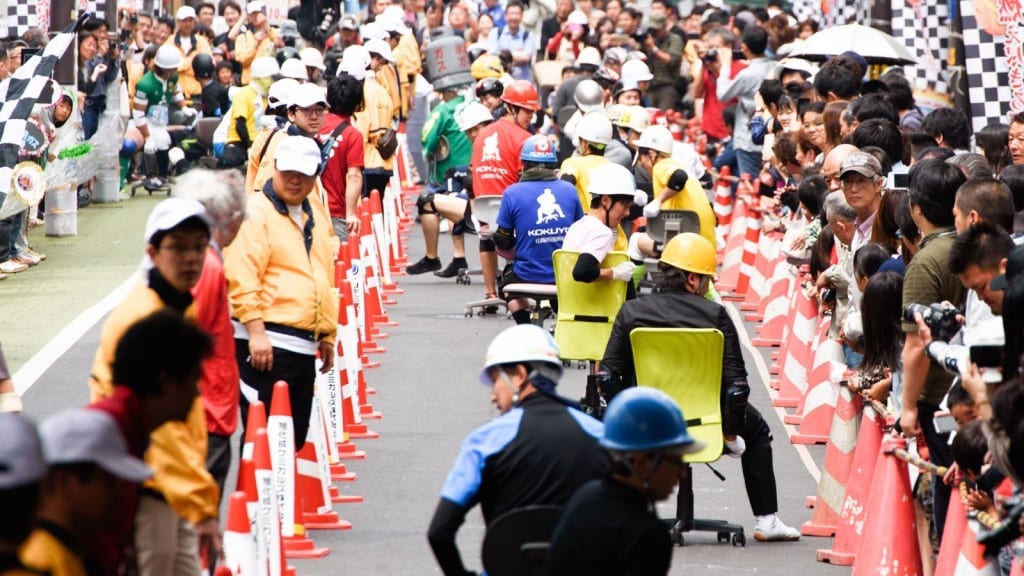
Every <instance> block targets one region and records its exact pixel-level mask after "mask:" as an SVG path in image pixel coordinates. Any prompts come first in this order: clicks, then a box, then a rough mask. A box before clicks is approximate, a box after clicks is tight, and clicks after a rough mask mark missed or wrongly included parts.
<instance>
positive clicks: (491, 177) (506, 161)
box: [472, 117, 530, 197]
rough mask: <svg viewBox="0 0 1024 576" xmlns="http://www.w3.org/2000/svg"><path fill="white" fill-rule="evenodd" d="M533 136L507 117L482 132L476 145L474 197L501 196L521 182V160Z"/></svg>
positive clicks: (473, 164)
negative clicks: (526, 142) (524, 148)
mask: <svg viewBox="0 0 1024 576" xmlns="http://www.w3.org/2000/svg"><path fill="white" fill-rule="evenodd" d="M529 137H530V133H529V132H527V131H526V130H523V129H522V128H520V127H519V126H518V125H517V124H516V123H515V122H513V121H512V120H511V119H509V118H508V117H504V118H502V119H500V120H498V121H497V122H492V123H490V124H489V125H487V126H485V127H484V128H483V129H481V130H480V133H479V134H477V135H476V140H474V141H473V160H472V167H473V196H476V197H480V196H501V195H502V194H504V193H505V189H506V188H508V187H509V186H511V185H513V184H515V183H516V182H519V170H520V168H522V166H523V162H522V160H520V158H519V156H520V154H521V153H522V149H523V142H524V141H525V140H526V139H527V138H529Z"/></svg>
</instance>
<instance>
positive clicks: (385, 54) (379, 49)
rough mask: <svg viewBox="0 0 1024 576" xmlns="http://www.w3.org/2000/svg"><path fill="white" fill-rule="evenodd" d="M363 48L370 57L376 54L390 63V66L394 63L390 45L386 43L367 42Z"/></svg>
mask: <svg viewBox="0 0 1024 576" xmlns="http://www.w3.org/2000/svg"><path fill="white" fill-rule="evenodd" d="M363 46H365V47H366V51H367V52H369V53H370V55H371V56H372V55H373V54H376V55H377V56H380V57H381V58H383V59H385V60H387V61H388V62H391V63H392V64H394V63H395V57H394V55H393V54H392V53H391V45H390V44H388V43H387V42H386V41H384V40H367V41H366V43H365V44H363Z"/></svg>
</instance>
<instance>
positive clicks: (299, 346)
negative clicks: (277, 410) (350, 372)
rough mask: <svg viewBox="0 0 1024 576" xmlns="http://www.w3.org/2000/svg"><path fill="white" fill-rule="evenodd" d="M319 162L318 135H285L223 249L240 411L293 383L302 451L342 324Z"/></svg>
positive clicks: (294, 412) (291, 390) (291, 392)
mask: <svg viewBox="0 0 1024 576" xmlns="http://www.w3.org/2000/svg"><path fill="white" fill-rule="evenodd" d="M320 161H321V157H320V147H319V146H318V145H317V143H316V141H315V140H313V139H312V138H306V137H303V136H287V137H285V138H284V139H282V140H281V143H280V145H279V146H278V148H277V151H276V153H275V154H274V163H275V170H274V176H273V178H272V179H271V180H269V181H268V182H267V183H266V185H264V187H263V190H262V192H261V193H259V194H256V195H254V196H253V197H252V198H251V200H250V202H249V213H248V218H247V219H246V221H245V222H243V223H242V227H241V228H240V229H239V231H238V236H237V237H236V238H235V241H234V242H232V243H231V246H229V247H228V248H227V249H225V250H224V270H225V272H226V274H227V278H228V296H229V298H230V299H231V317H232V322H233V324H234V326H235V349H236V351H237V359H238V369H239V372H240V374H241V378H242V401H241V404H242V415H243V417H244V416H245V414H246V412H247V411H248V406H249V402H250V401H252V400H255V399H257V398H258V399H259V400H261V401H262V402H263V403H264V404H266V405H267V406H269V405H270V404H271V400H272V397H273V393H274V383H276V382H277V381H279V380H284V381H285V382H288V391H289V398H290V400H291V406H292V416H293V419H294V423H295V440H296V442H295V445H296V448H297V449H301V448H302V445H303V444H304V443H305V441H306V432H307V428H308V427H309V417H310V413H311V409H312V402H313V382H314V380H315V379H316V357H317V353H319V355H320V359H321V361H322V362H323V367H322V369H321V371H322V372H327V371H329V370H330V369H331V367H332V366H333V365H334V341H335V334H336V332H337V322H338V298H337V296H336V295H335V294H334V292H333V291H334V247H333V244H334V243H333V241H332V232H331V221H330V219H329V218H327V217H325V216H323V213H322V212H320V211H317V210H315V209H314V208H313V206H312V204H313V203H312V202H310V199H309V196H310V192H312V191H313V190H314V188H315V187H316V179H317V175H318V174H319V173H320ZM243 421H244V418H243Z"/></svg>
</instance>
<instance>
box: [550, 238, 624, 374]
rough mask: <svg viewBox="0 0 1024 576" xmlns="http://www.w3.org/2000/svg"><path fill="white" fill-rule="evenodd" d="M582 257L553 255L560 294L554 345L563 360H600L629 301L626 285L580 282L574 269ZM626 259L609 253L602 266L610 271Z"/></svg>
mask: <svg viewBox="0 0 1024 576" xmlns="http://www.w3.org/2000/svg"><path fill="white" fill-rule="evenodd" d="M579 257H580V253H579V252H574V251H571V250H555V253H554V254H553V255H552V256H551V258H552V260H553V263H554V267H555V290H556V291H557V293H558V322H557V323H556V324H555V343H556V344H558V350H559V353H560V354H561V357H562V359H563V360H600V359H601V358H603V357H604V349H605V347H606V346H607V345H608V338H609V336H611V333H612V324H613V323H614V322H615V316H616V315H617V314H618V313H619V308H622V303H623V302H625V301H626V283H625V282H607V281H601V280H597V281H595V282H590V283H587V282H577V281H576V280H575V279H573V277H572V270H573V268H574V267H575V266H576V261H577V260H578V259H579ZM627 260H629V256H627V255H626V253H625V252H609V253H608V256H606V257H605V259H604V262H602V263H601V267H602V268H609V267H612V266H615V265H616V264H619V263H621V262H626V261H627Z"/></svg>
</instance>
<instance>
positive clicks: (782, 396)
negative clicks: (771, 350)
mask: <svg viewBox="0 0 1024 576" xmlns="http://www.w3.org/2000/svg"><path fill="white" fill-rule="evenodd" d="M794 297H795V298H796V306H795V307H794V314H793V315H792V322H791V323H790V330H789V333H788V335H787V337H786V342H787V346H786V350H785V352H786V353H785V354H784V355H782V356H781V357H780V359H779V378H778V380H776V383H777V386H775V388H776V389H778V391H779V393H778V395H776V396H775V397H774V398H772V406H776V407H780V408H795V407H797V406H799V405H800V399H801V398H803V395H804V392H805V391H806V390H807V373H808V372H809V371H810V368H811V365H812V363H813V362H814V352H813V346H814V342H815V334H816V333H817V332H818V324H819V321H818V306H817V304H816V303H815V302H814V300H812V299H811V298H810V297H809V296H807V294H806V293H805V292H804V291H803V289H797V290H796V293H795V294H794ZM826 329H827V328H826Z"/></svg>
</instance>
